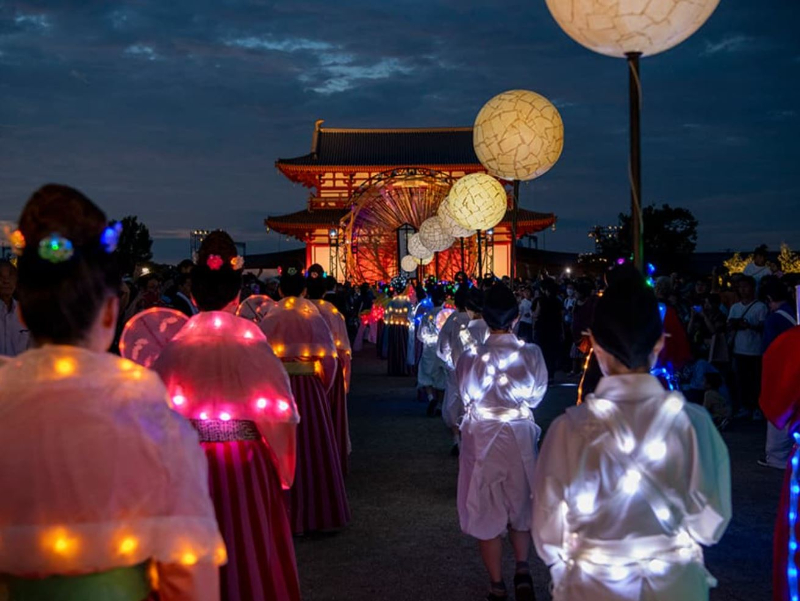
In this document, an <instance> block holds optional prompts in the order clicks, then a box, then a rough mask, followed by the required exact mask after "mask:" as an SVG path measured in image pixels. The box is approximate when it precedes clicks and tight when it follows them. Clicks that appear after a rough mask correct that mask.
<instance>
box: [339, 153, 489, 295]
mask: <svg viewBox="0 0 800 601" xmlns="http://www.w3.org/2000/svg"><path fill="white" fill-rule="evenodd" d="M454 183H455V178H453V177H450V176H449V175H447V174H444V173H441V172H439V171H434V170H430V169H394V170H392V171H386V172H384V173H380V174H378V175H376V176H374V177H373V178H371V179H370V180H369V181H368V182H366V183H365V184H364V185H363V186H361V187H360V188H359V189H358V190H356V192H355V193H354V194H353V196H352V198H351V211H350V213H349V214H348V215H347V216H346V217H345V218H344V219H343V220H342V223H341V225H342V230H343V231H344V242H345V244H344V246H345V252H346V265H347V272H348V275H349V277H350V278H351V279H353V280H354V281H356V282H377V281H385V282H388V281H389V280H391V279H392V278H393V277H395V276H396V275H398V274H399V273H400V269H401V267H400V259H402V257H400V256H398V242H397V231H398V229H399V228H401V227H403V226H404V225H410V226H412V227H413V228H414V229H415V230H419V227H420V226H421V225H422V223H423V222H424V221H425V220H426V219H428V218H430V217H433V216H434V215H436V212H437V211H438V209H439V205H440V204H441V203H442V201H443V200H444V199H445V197H446V196H447V193H448V192H449V191H450V188H451V187H452V185H453V184H454ZM475 251H476V243H475V239H474V236H473V237H472V238H468V239H465V240H464V252H463V254H462V251H461V244H460V243H459V244H455V245H454V246H453V247H452V248H450V249H448V250H446V251H444V252H440V253H437V255H436V258H435V259H434V260H433V261H432V262H431V263H430V264H429V265H427V266H425V267H423V268H422V270H423V272H424V274H425V275H436V276H438V277H440V278H452V277H453V276H454V275H455V273H456V272H458V271H461V270H462V269H463V270H464V271H466V272H467V273H471V272H472V271H473V269H474V266H475V257H476V252H475ZM462 257H463V262H462Z"/></svg>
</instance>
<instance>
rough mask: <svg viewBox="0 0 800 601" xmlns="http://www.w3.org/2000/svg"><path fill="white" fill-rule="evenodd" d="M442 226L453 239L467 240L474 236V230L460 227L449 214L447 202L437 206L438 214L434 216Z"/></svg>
mask: <svg viewBox="0 0 800 601" xmlns="http://www.w3.org/2000/svg"><path fill="white" fill-rule="evenodd" d="M436 215H437V217H439V221H440V222H441V224H442V229H443V230H444V231H445V232H447V233H448V234H450V235H451V236H452V237H453V238H469V237H470V236H473V235H475V230H471V229H467V228H465V227H461V226H460V225H459V224H458V222H457V221H456V220H455V219H454V218H453V216H452V215H451V214H450V210H449V209H448V208H447V201H446V200H445V202H443V203H442V204H441V205H439V212H438V213H437V214H436Z"/></svg>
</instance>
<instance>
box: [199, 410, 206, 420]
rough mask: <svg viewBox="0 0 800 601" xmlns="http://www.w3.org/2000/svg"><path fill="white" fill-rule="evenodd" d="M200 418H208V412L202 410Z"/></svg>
mask: <svg viewBox="0 0 800 601" xmlns="http://www.w3.org/2000/svg"><path fill="white" fill-rule="evenodd" d="M200 419H208V413H206V412H205V411H203V412H202V413H201V414H200Z"/></svg>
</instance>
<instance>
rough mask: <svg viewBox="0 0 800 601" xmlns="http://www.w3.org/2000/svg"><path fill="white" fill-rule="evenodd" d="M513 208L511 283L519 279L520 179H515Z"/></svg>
mask: <svg viewBox="0 0 800 601" xmlns="http://www.w3.org/2000/svg"><path fill="white" fill-rule="evenodd" d="M512 202H513V208H512V209H511V285H512V287H513V285H514V281H515V280H516V279H517V213H518V212H519V180H518V179H515V180H514V193H513V198H512Z"/></svg>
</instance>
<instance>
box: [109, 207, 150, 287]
mask: <svg viewBox="0 0 800 601" xmlns="http://www.w3.org/2000/svg"><path fill="white" fill-rule="evenodd" d="M121 223H122V233H121V234H120V237H119V244H118V245H117V253H118V254H119V261H120V266H121V267H122V270H123V273H124V274H126V275H130V274H132V273H133V270H134V268H135V267H136V265H138V264H139V263H145V262H147V261H149V260H150V259H152V258H153V251H152V248H153V239H152V238H151V237H150V230H149V229H147V226H146V225H145V224H143V223H139V218H138V217H136V216H135V215H128V216H127V217H123V218H122V221H121Z"/></svg>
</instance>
